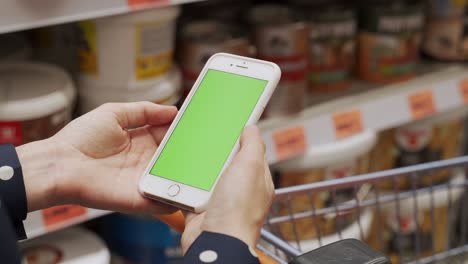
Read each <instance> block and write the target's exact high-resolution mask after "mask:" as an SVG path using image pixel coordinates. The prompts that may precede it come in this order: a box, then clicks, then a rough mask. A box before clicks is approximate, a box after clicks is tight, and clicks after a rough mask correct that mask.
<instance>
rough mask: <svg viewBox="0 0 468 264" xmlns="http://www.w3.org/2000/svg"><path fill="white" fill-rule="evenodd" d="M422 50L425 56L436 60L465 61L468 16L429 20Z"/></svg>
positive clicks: (467, 48) (467, 42)
mask: <svg viewBox="0 0 468 264" xmlns="http://www.w3.org/2000/svg"><path fill="white" fill-rule="evenodd" d="M465 10H468V9H465ZM422 48H423V51H424V53H425V54H427V55H428V56H430V57H432V58H435V59H438V60H443V61H465V60H467V59H468V14H467V15H464V16H461V17H448V18H429V19H428V20H427V23H426V30H425V35H424V42H423V45H422Z"/></svg>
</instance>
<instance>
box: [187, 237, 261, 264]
mask: <svg viewBox="0 0 468 264" xmlns="http://www.w3.org/2000/svg"><path fill="white" fill-rule="evenodd" d="M197 263H200V264H205V263H213V264H220V263H222V264H239V263H242V264H259V263H260V262H259V260H258V258H257V257H256V256H254V255H252V252H251V250H250V249H249V247H248V246H247V244H245V243H244V242H242V241H241V240H239V239H237V238H234V237H231V236H227V235H223V234H218V233H211V232H203V233H202V234H201V235H200V236H199V237H198V238H197V240H195V242H193V244H192V246H191V247H190V248H189V250H188V251H187V253H186V254H185V257H184V264H197Z"/></svg>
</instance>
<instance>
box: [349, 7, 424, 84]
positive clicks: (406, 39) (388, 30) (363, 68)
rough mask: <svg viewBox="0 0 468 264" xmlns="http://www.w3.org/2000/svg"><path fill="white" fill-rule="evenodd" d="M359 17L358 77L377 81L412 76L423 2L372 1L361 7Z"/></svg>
mask: <svg viewBox="0 0 468 264" xmlns="http://www.w3.org/2000/svg"><path fill="white" fill-rule="evenodd" d="M359 19H360V20H359V27H360V32H359V50H358V65H357V68H358V69H357V72H358V75H359V77H360V78H361V79H363V80H367V81H371V82H378V83H392V82H398V81H404V80H407V79H410V78H412V77H413V76H414V74H415V68H416V63H417V61H418V57H419V47H420V43H421V38H422V28H423V25H424V15H423V8H422V5H421V4H419V3H418V2H417V1H411V2H409V1H392V2H391V3H388V1H374V3H369V5H367V6H366V7H364V8H362V10H361V14H360V18H359Z"/></svg>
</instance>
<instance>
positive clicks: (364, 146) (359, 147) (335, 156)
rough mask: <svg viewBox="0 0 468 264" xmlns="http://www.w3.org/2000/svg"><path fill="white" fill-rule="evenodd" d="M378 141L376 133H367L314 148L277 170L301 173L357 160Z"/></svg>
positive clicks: (284, 163) (288, 161)
mask: <svg viewBox="0 0 468 264" xmlns="http://www.w3.org/2000/svg"><path fill="white" fill-rule="evenodd" d="M376 141H377V134H376V133H375V132H373V131H365V132H363V133H361V134H359V135H355V136H352V137H349V138H346V139H342V140H339V141H336V142H333V143H330V144H326V145H322V146H317V147H314V148H312V149H310V150H309V151H308V152H307V153H306V154H304V155H303V156H301V157H297V158H294V159H291V160H287V161H284V162H280V163H278V166H277V168H278V169H280V170H282V171H287V170H292V171H301V170H307V169H311V168H321V167H325V166H329V165H333V164H336V163H337V162H343V161H348V160H352V159H356V158H358V157H359V156H361V155H363V154H366V153H367V152H369V151H370V150H371V148H372V147H374V145H375V142H376Z"/></svg>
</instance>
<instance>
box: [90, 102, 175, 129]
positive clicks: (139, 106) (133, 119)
mask: <svg viewBox="0 0 468 264" xmlns="http://www.w3.org/2000/svg"><path fill="white" fill-rule="evenodd" d="M103 110H104V111H110V112H112V113H113V114H114V115H115V116H116V118H117V121H118V122H119V124H120V126H121V127H122V128H134V127H140V126H144V125H153V126H159V125H165V124H168V123H171V122H172V120H174V117H175V116H176V115H177V108H176V107H175V106H165V105H158V104H154V103H151V102H135V103H108V104H104V105H103V106H102V107H100V108H98V109H97V111H103Z"/></svg>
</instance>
